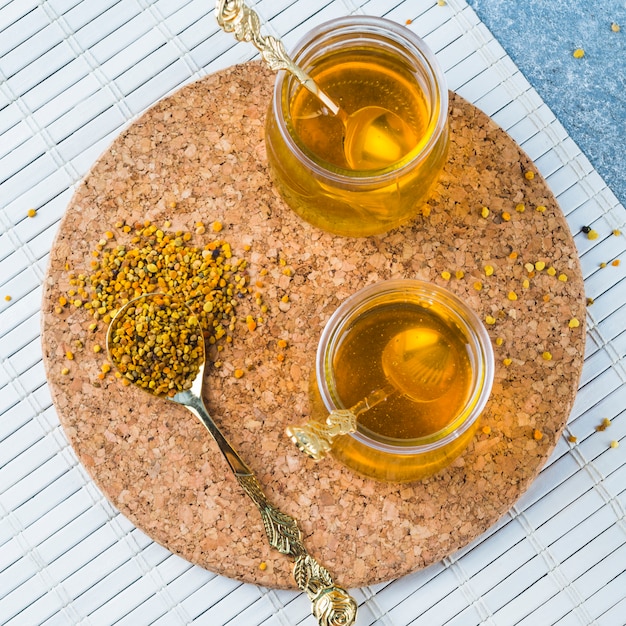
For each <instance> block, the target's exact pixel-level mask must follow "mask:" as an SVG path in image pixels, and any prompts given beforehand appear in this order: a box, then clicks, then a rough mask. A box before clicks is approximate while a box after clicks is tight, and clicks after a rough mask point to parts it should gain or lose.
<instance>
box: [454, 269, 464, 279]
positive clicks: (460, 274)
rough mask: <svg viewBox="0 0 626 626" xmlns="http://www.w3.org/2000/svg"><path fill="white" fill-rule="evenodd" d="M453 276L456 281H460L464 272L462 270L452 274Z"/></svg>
mask: <svg viewBox="0 0 626 626" xmlns="http://www.w3.org/2000/svg"><path fill="white" fill-rule="evenodd" d="M454 275H455V276H456V278H457V279H458V280H461V278H463V276H465V272H464V271H463V270H457V271H456V272H454Z"/></svg>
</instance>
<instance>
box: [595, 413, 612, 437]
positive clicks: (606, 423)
mask: <svg viewBox="0 0 626 626" xmlns="http://www.w3.org/2000/svg"><path fill="white" fill-rule="evenodd" d="M610 425H611V420H610V419H609V418H608V417H605V418H604V419H603V420H602V421H601V422H600V424H599V425H598V426H596V431H597V432H599V433H601V432H604V431H605V430H606V429H607V428H608V427H609V426H610Z"/></svg>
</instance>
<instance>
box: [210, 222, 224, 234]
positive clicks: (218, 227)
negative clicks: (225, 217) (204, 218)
mask: <svg viewBox="0 0 626 626" xmlns="http://www.w3.org/2000/svg"><path fill="white" fill-rule="evenodd" d="M222 228H223V225H222V222H213V223H212V224H211V230H212V231H213V232H214V233H219V232H220V231H221V230H222Z"/></svg>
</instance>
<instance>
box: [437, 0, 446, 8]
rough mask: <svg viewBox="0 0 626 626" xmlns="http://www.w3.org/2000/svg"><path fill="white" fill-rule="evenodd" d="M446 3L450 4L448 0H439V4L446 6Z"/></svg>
mask: <svg viewBox="0 0 626 626" xmlns="http://www.w3.org/2000/svg"><path fill="white" fill-rule="evenodd" d="M446 4H448V3H447V2H446V0H437V6H440V7H445V6H446Z"/></svg>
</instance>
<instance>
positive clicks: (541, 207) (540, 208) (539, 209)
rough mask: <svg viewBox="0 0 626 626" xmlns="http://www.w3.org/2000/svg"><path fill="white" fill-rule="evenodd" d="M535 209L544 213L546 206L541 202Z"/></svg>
mask: <svg viewBox="0 0 626 626" xmlns="http://www.w3.org/2000/svg"><path fill="white" fill-rule="evenodd" d="M535 211H539V213H545V212H546V207H545V206H544V205H543V204H540V205H538V206H537V207H535Z"/></svg>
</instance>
